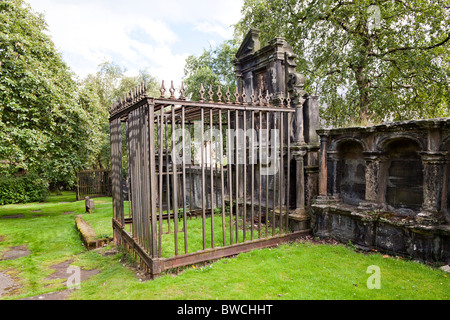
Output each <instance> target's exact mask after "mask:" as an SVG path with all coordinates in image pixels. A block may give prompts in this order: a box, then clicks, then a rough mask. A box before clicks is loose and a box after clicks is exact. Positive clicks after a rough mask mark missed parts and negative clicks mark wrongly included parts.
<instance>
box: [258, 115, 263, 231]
mask: <svg viewBox="0 0 450 320" xmlns="http://www.w3.org/2000/svg"><path fill="white" fill-rule="evenodd" d="M261 162H262V112H261V111H259V130H258V169H259V170H258V171H259V182H258V183H259V188H258V189H259V192H258V194H259V212H258V238H261V222H262V219H261V201H262V174H261V170H262V163H261Z"/></svg>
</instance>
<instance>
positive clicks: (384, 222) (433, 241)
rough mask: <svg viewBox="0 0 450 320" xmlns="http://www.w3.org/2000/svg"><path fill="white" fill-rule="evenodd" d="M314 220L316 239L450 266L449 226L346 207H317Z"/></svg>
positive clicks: (327, 205) (320, 205)
mask: <svg viewBox="0 0 450 320" xmlns="http://www.w3.org/2000/svg"><path fill="white" fill-rule="evenodd" d="M311 217H312V221H311V224H312V226H313V234H314V236H318V237H322V238H333V239H336V240H338V241H340V242H343V243H348V242H351V243H352V244H353V245H356V246H358V247H360V248H362V249H366V250H371V249H376V250H378V251H381V252H386V253H389V254H393V255H398V256H402V257H405V258H409V259H413V260H420V261H424V262H430V263H442V264H448V263H449V262H450V226H449V225H434V226H428V225H421V224H417V223H415V222H414V219H411V218H410V217H406V216H396V215H393V214H392V213H389V212H382V211H367V210H359V209H357V208H355V207H353V206H349V205H345V204H313V205H312V207H311Z"/></svg>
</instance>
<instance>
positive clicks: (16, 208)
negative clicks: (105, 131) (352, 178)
mask: <svg viewBox="0 0 450 320" xmlns="http://www.w3.org/2000/svg"><path fill="white" fill-rule="evenodd" d="M95 206H96V209H95V210H94V213H93V214H90V215H89V214H85V213H84V201H78V202H76V201H75V194H74V193H71V192H64V193H63V195H61V196H55V195H53V196H51V197H49V198H48V200H47V201H46V202H45V203H33V204H26V205H8V206H2V207H0V256H1V255H2V253H4V252H6V251H7V250H8V249H9V248H11V247H14V246H21V245H27V248H28V250H30V251H31V254H30V255H28V256H26V257H22V258H19V259H16V260H4V261H0V272H7V273H8V274H9V275H11V276H12V277H14V278H15V279H16V280H17V281H18V282H19V283H20V288H18V289H16V290H14V291H13V292H11V293H10V295H7V296H3V297H2V298H0V299H20V298H24V297H30V296H36V295H41V294H44V293H48V292H54V291H59V290H64V289H66V284H65V280H62V279H56V280H47V279H46V278H47V277H48V276H49V275H50V274H52V272H54V270H52V269H51V268H50V267H51V266H52V265H54V264H57V263H60V262H63V261H66V260H69V259H72V260H74V262H73V264H74V265H78V266H80V267H83V268H84V269H94V268H95V269H97V270H99V271H101V272H100V273H99V274H97V275H95V276H92V277H91V278H89V279H88V280H86V281H85V282H83V283H82V285H81V289H79V290H75V291H74V292H73V293H72V294H71V295H70V296H69V297H68V299H77V300H96V299H105V300H109V299H116V300H119V299H120V300H127V299H130V300H140V299H158V300H161V299H168V300H175V299H176V300H193V299H195V300H197V299H207V300H215V299H219V300H242V299H249V300H278V299H287V300H311V299H320V300H354V299H358V300H366V299H369V300H431V299H432V300H448V299H449V296H450V281H449V275H448V274H447V273H445V272H443V271H441V270H439V269H437V268H432V267H431V266H427V265H424V264H421V263H417V262H412V261H407V260H404V259H399V258H395V257H386V256H383V255H382V254H379V253H371V254H362V253H358V252H355V251H354V250H353V249H352V248H351V247H347V246H344V245H330V244H317V243H315V242H313V241H306V240H305V241H302V242H296V243H292V244H289V245H288V244H286V245H282V246H279V247H277V248H272V249H261V250H255V251H252V252H249V253H243V254H240V255H238V256H237V257H235V258H230V259H222V260H219V261H216V262H215V263H213V264H210V265H207V266H202V267H199V266H195V267H187V268H184V269H183V271H182V272H180V274H179V275H177V276H174V275H171V274H167V275H163V276H161V277H159V278H157V279H155V280H151V281H140V279H139V278H138V277H137V276H136V274H135V271H134V269H132V268H131V267H129V266H128V264H127V262H129V259H128V258H127V257H125V256H124V255H123V254H122V253H117V254H114V255H108V256H104V255H102V254H101V253H102V250H108V249H111V247H113V245H110V246H108V247H105V248H103V249H100V250H94V251H86V249H85V247H84V246H83V245H82V242H81V240H80V237H79V234H78V231H77V230H76V228H75V219H74V217H75V215H77V214H83V218H84V219H85V220H86V221H88V222H89V223H90V224H91V226H92V227H94V229H95V230H96V232H97V235H102V236H111V235H112V226H111V217H112V208H111V198H96V199H95ZM15 215H21V218H16V219H12V218H9V219H2V217H4V216H15ZM180 235H181V234H180ZM181 248H183V247H182V246H181ZM369 266H378V267H379V270H380V276H381V278H380V283H381V288H380V289H369V288H368V287H367V281H368V278H369V277H370V276H371V274H370V273H367V269H368V267H369Z"/></svg>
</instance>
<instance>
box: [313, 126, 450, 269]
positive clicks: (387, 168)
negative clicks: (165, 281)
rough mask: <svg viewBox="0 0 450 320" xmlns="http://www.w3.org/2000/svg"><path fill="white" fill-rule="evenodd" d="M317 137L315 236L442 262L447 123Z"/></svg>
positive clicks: (449, 201) (449, 180)
mask: <svg viewBox="0 0 450 320" xmlns="http://www.w3.org/2000/svg"><path fill="white" fill-rule="evenodd" d="M317 132H318V134H319V135H320V138H321V139H320V161H319V196H318V197H316V198H315V204H313V205H312V206H311V210H310V214H311V217H312V229H313V232H314V234H315V235H316V236H321V237H332V238H335V239H337V240H340V241H342V242H348V241H351V242H352V243H354V244H356V245H359V246H362V247H366V248H370V249H373V248H375V249H378V250H381V251H386V252H391V253H394V254H398V255H401V256H405V257H409V258H412V259H420V260H423V261H427V262H443V263H448V262H449V256H450V254H449V251H450V250H449V233H450V118H442V119H426V120H411V121H404V122H390V123H385V124H381V125H377V126H371V127H352V128H337V129H323V130H318V131H317Z"/></svg>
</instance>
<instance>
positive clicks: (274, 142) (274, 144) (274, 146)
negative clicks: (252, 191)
mask: <svg viewBox="0 0 450 320" xmlns="http://www.w3.org/2000/svg"><path fill="white" fill-rule="evenodd" d="M272 114H273V129H274V131H273V132H274V136H272V135H271V138H272V140H271V144H272V155H271V158H272V160H273V161H274V163H272V165H277V156H278V155H277V139H275V138H276V135H275V132H276V128H277V113H276V112H273V113H272ZM276 176H277V174H276V173H274V174H273V177H272V187H273V203H272V219H273V220H272V221H273V225H272V236H275V226H276V212H275V207H276V193H277V192H276V191H277V183H276Z"/></svg>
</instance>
